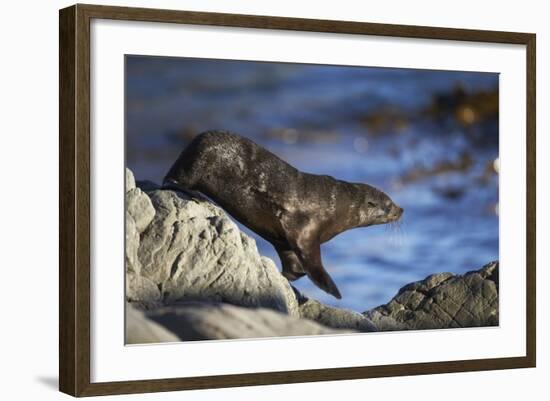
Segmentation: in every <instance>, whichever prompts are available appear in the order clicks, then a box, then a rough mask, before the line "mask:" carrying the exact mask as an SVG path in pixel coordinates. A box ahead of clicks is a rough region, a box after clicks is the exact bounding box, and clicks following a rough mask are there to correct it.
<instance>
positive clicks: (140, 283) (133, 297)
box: [126, 272, 162, 309]
mask: <svg viewBox="0 0 550 401" xmlns="http://www.w3.org/2000/svg"><path fill="white" fill-rule="evenodd" d="M126 300H127V301H129V302H132V303H134V304H136V306H137V305H139V309H152V308H155V307H158V306H159V305H162V297H161V294H160V290H159V288H158V287H157V286H156V284H155V283H153V282H152V281H151V280H149V279H148V278H147V277H143V276H140V275H139V274H136V273H134V272H126Z"/></svg>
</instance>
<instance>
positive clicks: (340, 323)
mask: <svg viewBox="0 0 550 401" xmlns="http://www.w3.org/2000/svg"><path fill="white" fill-rule="evenodd" d="M298 301H299V303H300V316H302V317H303V318H306V319H311V320H314V321H316V322H317V323H320V324H322V325H324V326H327V327H333V328H340V329H351V330H356V331H360V332H373V331H378V330H377V328H376V326H375V325H374V324H373V323H372V322H371V321H370V320H369V319H368V318H367V317H366V316H364V315H362V314H361V313H359V312H354V311H351V310H347V309H341V308H335V307H332V306H327V305H323V304H322V303H320V302H319V301H316V300H314V299H308V298H306V297H304V296H303V295H299V296H298Z"/></svg>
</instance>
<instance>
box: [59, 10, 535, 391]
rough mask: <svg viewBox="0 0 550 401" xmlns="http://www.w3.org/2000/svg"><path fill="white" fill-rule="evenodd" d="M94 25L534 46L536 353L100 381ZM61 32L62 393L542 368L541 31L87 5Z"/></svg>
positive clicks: (530, 61)
mask: <svg viewBox="0 0 550 401" xmlns="http://www.w3.org/2000/svg"><path fill="white" fill-rule="evenodd" d="M92 18H100V19H114V20H133V21H151V22H170V23H182V24H196V25H212V26H227V27H244V28H269V29H282V30H294V31H312V32H330V33H344V34H359V35H377V36H393V37H403V38H424V39H444V40H458V41H476V42H493V43H511V44H519V45H525V46H526V48H527V60H526V63H527V121H526V124H527V138H526V141H527V243H526V247H527V260H526V267H527V310H526V314H527V315H526V317H527V319H526V320H527V324H526V328H525V329H526V333H527V336H526V338H527V344H526V349H527V355H526V356H524V357H513V358H494V359H477V360H463V361H443V362H431V363H410V364H400V365H382V366H366V367H351V368H335V369H315V370H299V371H285V372H272V373H271V372H268V373H252V374H232V375H223V376H203V377H192V378H173V379H158V380H136V381H123V382H102V383H90V102H89V100H90V99H89V98H90V20H91V19H92ZM59 30H60V31H59V33H60V34H59V51H60V52H59V59H60V65H59V82H60V86H59V92H60V103H59V130H60V133H59V135H60V142H59V151H60V169H59V226H60V237H59V259H60V265H59V274H60V278H59V388H60V390H61V391H62V392H65V393H67V394H70V395H74V396H92V395H104V394H122V393H143V392H153V391H172V390H185V389H202V388H219V387H234V386H251V385H262V384H280V383H297V382H313V381H324V380H345V379H363V378H371V377H389V376H401V375H420V374H432V373H447V372H465V371H479V370H493V369H510V368H526V367H534V366H535V364H536V311H535V308H536V306H535V299H536V294H535V290H536V289H535V282H536V278H535V246H536V245H535V231H536V230H535V213H536V212H535V206H536V204H535V191H536V188H535V119H536V114H535V113H536V110H535V73H536V72H535V64H536V63H535V46H536V36H535V34H530V33H515V32H496V31H481V30H466V29H450V28H434V27H421V26H405V25H388V24H372V23H362V22H349V21H327V20H313V19H301V18H282V17H266V16H252V15H237V14H218V13H203V12H190V11H171V10H156V9H143V8H126V7H110V6H95V5H81V4H78V5H75V6H72V7H68V8H65V9H62V10H60V13H59Z"/></svg>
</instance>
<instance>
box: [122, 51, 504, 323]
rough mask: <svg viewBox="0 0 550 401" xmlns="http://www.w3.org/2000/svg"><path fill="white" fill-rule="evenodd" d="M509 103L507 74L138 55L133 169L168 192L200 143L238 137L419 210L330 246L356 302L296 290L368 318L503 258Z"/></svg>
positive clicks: (304, 282) (130, 131) (131, 111)
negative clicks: (502, 144)
mask: <svg viewBox="0 0 550 401" xmlns="http://www.w3.org/2000/svg"><path fill="white" fill-rule="evenodd" d="M498 103H499V102H498V74H494V73H482V72H457V71H430V70H413V69H395V68H370V67H344V66H326V65H307V64H284V63H263V62H248V61H225V60H206V59H191V58H167V57H149V56H126V163H127V166H128V167H129V168H130V169H132V170H133V171H134V174H135V176H136V179H137V180H152V181H155V182H157V183H160V182H161V180H162V178H163V176H164V175H165V173H166V172H167V171H168V169H169V168H170V166H171V165H172V163H173V162H174V161H175V159H176V158H177V156H178V155H179V153H180V152H181V150H182V149H183V148H185V146H186V145H187V144H188V143H189V141H191V139H192V138H193V137H194V136H195V135H197V134H199V133H201V132H203V131H205V130H211V129H224V130H230V131H234V132H236V133H238V134H240V135H242V136H246V137H248V138H250V139H252V140H253V141H255V142H256V143H258V144H260V145H262V146H264V147H265V148H267V149H269V150H270V151H271V152H273V153H275V154H276V155H278V156H279V157H281V158H283V159H284V160H286V161H287V162H289V163H290V164H292V165H293V166H294V167H296V168H298V169H300V170H302V171H305V172H309V173H315V174H328V175H332V176H333V177H335V178H338V179H342V180H346V181H353V182H363V183H368V184H371V185H374V186H376V187H378V188H379V189H381V190H383V191H384V192H386V193H387V194H388V195H389V196H390V197H391V198H392V199H393V200H394V201H395V202H396V203H397V204H399V205H400V206H402V207H403V208H404V209H405V213H404V216H403V219H402V221H401V223H400V224H397V225H391V226H390V225H385V226H373V227H368V228H358V229H354V230H349V231H347V232H345V233H342V234H340V235H338V236H337V237H335V238H333V239H332V240H331V241H329V242H328V243H325V244H323V246H322V247H321V250H322V254H323V261H324V265H325V267H326V268H327V270H328V271H329V273H330V274H331V276H332V277H333V279H334V281H335V282H336V284H337V285H338V287H339V289H340V291H341V293H342V295H343V299H342V300H336V299H335V298H333V297H331V296H329V295H327V294H325V293H324V292H323V291H321V290H319V289H318V288H317V287H315V286H314V285H313V284H312V283H311V282H310V281H309V280H308V279H307V278H302V279H300V280H298V281H296V282H294V285H295V286H296V287H297V288H298V289H299V290H300V291H301V292H303V293H305V294H306V295H308V296H311V297H313V298H316V299H318V300H320V301H321V302H324V303H327V304H331V305H335V306H339V307H344V308H349V309H353V310H356V311H359V312H362V311H365V310H367V309H370V308H372V307H375V306H378V305H380V304H383V303H386V302H388V301H389V300H390V298H391V297H392V296H394V295H395V294H396V292H397V291H398V289H399V288H401V287H402V286H403V285H405V284H407V283H409V282H411V281H416V280H420V279H423V278H425V277H426V276H428V275H430V274H433V273H438V272H453V273H465V272H467V271H469V270H474V269H478V268H480V267H481V266H482V265H484V264H486V263H488V262H490V261H492V260H496V259H498V251H499V237H498V221H499V220H498ZM240 227H241V229H243V231H245V232H246V233H248V234H249V235H251V236H252V237H254V238H255V239H256V242H257V245H258V248H259V251H260V253H261V254H263V255H266V256H268V257H271V258H272V259H273V260H274V261H275V263H276V264H277V265H278V266H279V267H280V261H279V259H278V257H277V254H276V252H275V250H274V249H273V248H272V246H271V244H269V243H268V242H266V241H264V240H263V239H261V238H260V237H258V236H257V235H255V234H254V233H253V232H251V231H250V230H248V229H246V228H244V227H243V226H240Z"/></svg>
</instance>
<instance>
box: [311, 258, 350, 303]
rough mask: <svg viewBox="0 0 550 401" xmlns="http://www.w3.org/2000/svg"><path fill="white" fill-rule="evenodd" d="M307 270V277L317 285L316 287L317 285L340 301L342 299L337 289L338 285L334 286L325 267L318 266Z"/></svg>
mask: <svg viewBox="0 0 550 401" xmlns="http://www.w3.org/2000/svg"><path fill="white" fill-rule="evenodd" d="M305 270H306V272H307V276H308V277H309V278H310V279H311V281H313V282H314V283H315V285H317V287H319V288H320V289H322V290H323V291H325V292H327V293H329V294H330V295H332V296H334V297H336V298H338V299H342V295H340V291H339V290H338V287H336V284H334V281H333V280H332V278H331V277H330V276H329V274H328V273H327V271H326V270H325V269H324V268H323V266H320V265H317V266H313V267H310V268H306V269H305Z"/></svg>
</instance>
